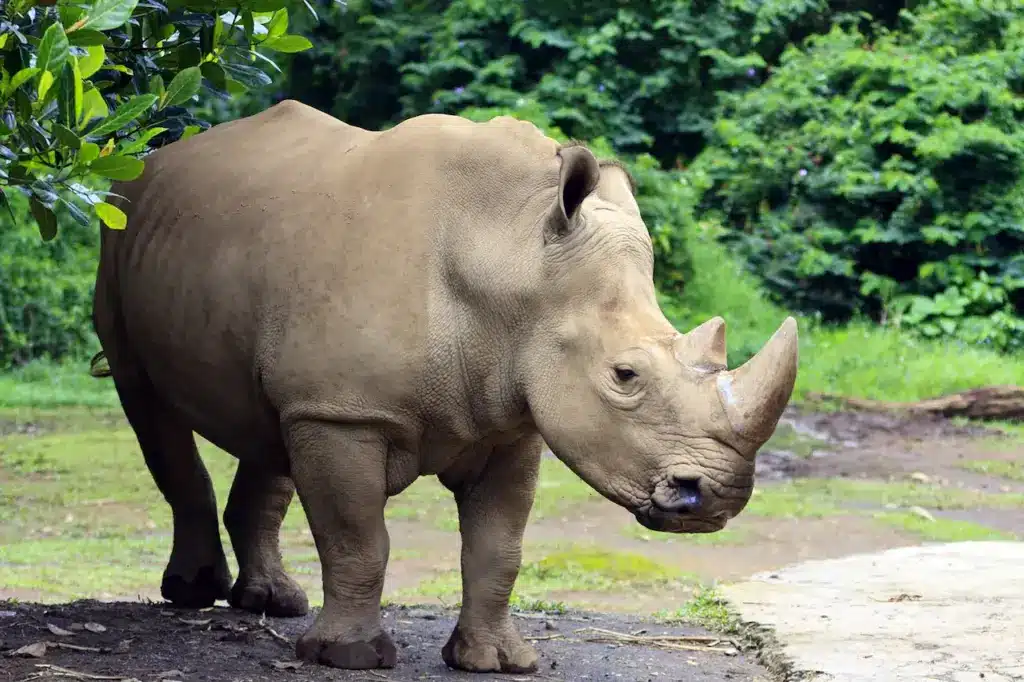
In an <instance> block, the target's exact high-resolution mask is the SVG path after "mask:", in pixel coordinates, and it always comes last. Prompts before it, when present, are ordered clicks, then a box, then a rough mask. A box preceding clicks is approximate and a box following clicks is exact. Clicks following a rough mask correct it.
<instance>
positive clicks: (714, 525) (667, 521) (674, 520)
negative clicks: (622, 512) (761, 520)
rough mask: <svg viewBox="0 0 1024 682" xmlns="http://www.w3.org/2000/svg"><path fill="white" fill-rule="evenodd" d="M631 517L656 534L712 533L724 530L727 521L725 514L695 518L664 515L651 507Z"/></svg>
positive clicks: (638, 511) (684, 515) (686, 515)
mask: <svg viewBox="0 0 1024 682" xmlns="http://www.w3.org/2000/svg"><path fill="white" fill-rule="evenodd" d="M633 516H634V517H636V520H637V522H638V523H639V524H640V525H641V526H643V527H644V528H647V529H648V530H653V531H656V532H658V533H714V532H715V531H719V530H722V529H723V528H725V524H726V523H728V520H729V517H728V516H727V515H726V514H721V515H716V516H713V517H706V516H702V517H697V516H691V515H688V514H671V513H665V512H662V511H659V510H658V509H655V508H651V507H647V508H645V509H638V510H637V511H635V512H633Z"/></svg>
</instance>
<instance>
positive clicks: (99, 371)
mask: <svg viewBox="0 0 1024 682" xmlns="http://www.w3.org/2000/svg"><path fill="white" fill-rule="evenodd" d="M89 376H91V377H93V378H95V379H104V378H106V377H109V376H110V363H108V362H107V356H106V355H105V354H104V353H103V351H100V352H99V353H97V354H96V355H94V356H92V360H90V361H89Z"/></svg>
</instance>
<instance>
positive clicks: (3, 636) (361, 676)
mask: <svg viewBox="0 0 1024 682" xmlns="http://www.w3.org/2000/svg"><path fill="white" fill-rule="evenodd" d="M526 615H528V616H529V617H519V618H517V621H518V626H519V629H520V632H521V633H523V635H524V637H529V638H533V639H534V640H535V646H536V647H537V649H538V651H539V652H540V655H541V664H540V665H541V667H540V670H539V671H538V673H536V674H534V675H532V676H525V675H503V674H469V673H461V672H455V671H451V670H449V669H448V668H447V667H446V666H445V665H444V663H443V662H442V661H441V656H440V649H441V646H442V645H443V644H444V642H445V641H446V640H447V638H448V635H449V633H450V632H451V629H452V627H453V625H454V623H455V616H456V614H455V613H454V612H451V611H445V610H441V609H426V608H408V607H390V608H388V609H386V610H385V612H384V624H385V625H384V627H385V628H387V629H388V630H389V631H390V632H391V633H392V636H393V637H394V639H395V642H396V644H397V645H398V647H399V663H398V666H397V667H396V668H394V669H392V670H381V671H339V670H333V669H330V668H326V667H322V666H315V665H309V664H306V665H301V664H298V663H297V662H296V661H295V660H294V654H293V647H292V642H294V640H295V638H296V637H298V636H299V635H300V634H301V633H302V631H303V630H304V629H305V628H306V627H308V625H309V623H310V622H311V621H312V615H310V616H307V617H306V618H297V619H266V620H264V621H261V620H260V619H259V618H257V617H255V616H251V615H242V614H239V613H237V612H235V611H233V610H231V609H228V608H215V609H213V610H208V611H205V612H195V611H192V612H189V611H179V610H173V611H172V610H167V609H166V608H164V607H161V606H159V605H155V604H141V603H136V604H104V603H99V602H77V603H74V604H70V605H65V606H57V607H50V608H46V607H40V606H31V605H23V604H14V603H5V602H0V642H2V643H0V649H3V648H5V649H7V650H8V651H9V652H11V651H18V650H19V649H22V648H23V647H26V646H28V647H31V645H36V648H37V649H38V648H40V647H39V643H40V642H47V643H52V644H51V645H50V646H47V647H46V650H45V653H43V655H42V656H41V657H38V658H36V657H33V656H32V655H30V653H24V654H21V655H17V656H8V657H7V658H5V659H0V682H8V681H11V682H14V681H16V680H30V679H43V678H46V677H49V676H56V675H62V676H64V677H66V678H75V676H76V675H77V676H78V677H77V679H88V680H127V679H135V680H139V681H140V682H142V681H146V682H148V681H150V680H153V681H157V680H162V681H164V682H171V681H172V680H180V681H182V682H184V681H185V680H188V681H193V680H195V681H198V680H216V681H217V682H228V681H230V682H236V681H238V682H241V681H243V680H244V681H246V682H263V681H264V680H266V681H267V682H269V681H271V680H282V679H283V680H295V681H296V682H300V681H302V682H305V681H306V680H310V681H312V680H338V681H342V680H345V681H350V680H351V681H355V680H359V681H366V682H377V681H380V680H392V681H394V682H399V681H401V682H405V681H407V680H409V681H411V680H437V679H446V680H447V679H467V680H468V679H473V680H607V679H621V680H628V681H630V682H639V681H641V680H651V681H655V680H658V681H669V680H679V681H680V682H682V681H687V682H688V681H690V680H693V681H697V680H716V681H717V680H728V681H730V682H732V681H736V682H740V681H751V682H753V681H755V680H758V681H764V680H767V677H766V676H765V673H764V672H763V670H762V669H761V668H760V667H759V666H758V665H757V664H756V663H754V662H753V655H752V654H750V653H741V652H738V651H737V649H736V648H735V647H734V646H733V644H732V643H731V642H730V641H729V640H727V639H726V640H719V639H718V638H712V639H711V640H710V641H707V642H705V641H703V640H699V641H697V642H692V643H690V644H685V643H682V642H680V641H669V640H665V641H663V642H661V643H660V644H650V643H648V644H645V643H641V644H629V643H625V642H623V641H618V640H620V639H621V635H630V634H632V635H634V636H635V637H649V638H650V637H655V636H658V635H668V636H675V637H679V636H691V637H692V636H695V635H696V636H698V638H699V637H700V636H702V635H707V634H708V633H706V632H705V631H703V630H700V629H697V628H692V627H666V626H661V625H656V624H651V623H645V622H643V621H642V620H640V619H637V618H630V617H628V616H622V615H601V614H593V613H567V614H560V615H535V614H526ZM96 624H99V625H101V626H102V627H103V629H104V631H103V632H93V631H91V630H88V629H85V628H87V627H88V628H92V629H99V628H96ZM54 627H56V628H59V630H57V632H64V633H67V634H63V635H55V634H53V633H54V629H53V628H54ZM600 630H604V631H610V632H613V633H617V634H616V635H613V636H612V641H595V640H600V639H601V636H602V635H604V637H605V638H607V637H608V636H609V635H607V634H605V633H603V632H601V631H600ZM666 642H667V644H668V645H669V646H672V645H674V646H677V647H678V646H693V647H695V648H700V647H710V648H713V649H714V650H713V651H684V650H666V649H665V648H663V647H664V646H666ZM71 647H80V648H79V649H75V648H71ZM35 653H39V652H35Z"/></svg>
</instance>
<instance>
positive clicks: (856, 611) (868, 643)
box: [723, 542, 1024, 682]
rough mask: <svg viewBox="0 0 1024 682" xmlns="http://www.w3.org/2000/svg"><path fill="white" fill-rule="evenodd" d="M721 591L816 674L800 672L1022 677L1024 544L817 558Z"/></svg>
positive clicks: (951, 680)
mask: <svg viewBox="0 0 1024 682" xmlns="http://www.w3.org/2000/svg"><path fill="white" fill-rule="evenodd" d="M723 592H724V593H725V596H726V598H728V599H729V601H731V602H732V604H733V607H734V608H735V609H736V610H737V611H738V612H739V614H740V616H741V617H742V618H743V620H745V621H752V622H755V623H759V624H761V625H765V626H768V627H770V628H772V629H774V630H775V634H776V637H777V638H778V640H779V642H780V644H781V645H782V653H783V655H785V656H786V657H788V658H789V659H790V661H791V662H792V663H793V668H794V670H795V671H809V672H811V671H817V672H818V673H819V674H817V675H808V676H806V677H801V678H800V679H812V680H816V681H821V682H825V681H826V680H828V681H836V682H840V681H841V682H861V681H864V682H868V681H871V682H888V681H889V680H920V681H926V680H941V681H942V682H967V681H971V682H1006V681H1008V680H1024V542H969V543H951V544H940V545H926V546H922V547H902V548H898V549H892V550H888V551H885V552H880V553H877V554H867V555H854V556H849V557H844V558H841V559H832V560H827V561H813V562H807V563H803V564H798V565H795V566H791V567H788V568H785V569H783V570H780V571H774V572H771V573H762V574H758V575H755V576H753V577H752V578H751V579H750V580H748V581H746V582H743V583H738V584H735V585H730V586H726V587H724V588H723ZM900 595H909V596H910V598H909V599H908V598H907V597H902V598H901V597H900ZM890 599H902V600H900V601H890Z"/></svg>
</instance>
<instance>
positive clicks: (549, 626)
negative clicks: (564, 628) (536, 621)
mask: <svg viewBox="0 0 1024 682" xmlns="http://www.w3.org/2000/svg"><path fill="white" fill-rule="evenodd" d="M544 629H545V630H557V629H558V626H557V625H555V624H554V623H552V622H551V621H550V620H546V621H544Z"/></svg>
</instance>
